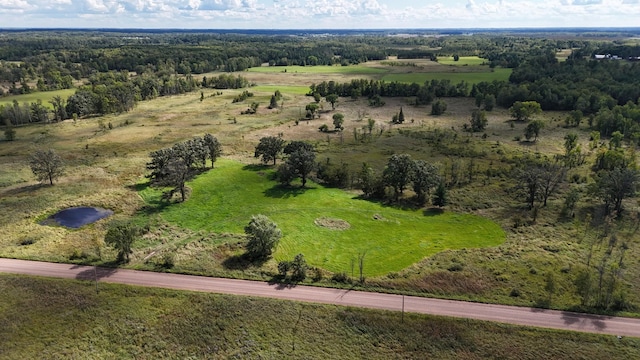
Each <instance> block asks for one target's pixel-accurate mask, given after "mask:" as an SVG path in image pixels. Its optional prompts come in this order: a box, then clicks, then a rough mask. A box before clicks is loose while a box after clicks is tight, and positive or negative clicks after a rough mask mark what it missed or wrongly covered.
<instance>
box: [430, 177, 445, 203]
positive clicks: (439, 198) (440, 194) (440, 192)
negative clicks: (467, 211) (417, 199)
mask: <svg viewBox="0 0 640 360" xmlns="http://www.w3.org/2000/svg"><path fill="white" fill-rule="evenodd" d="M433 205H435V206H437V207H443V206H445V205H447V189H446V188H445V187H444V183H443V182H441V183H440V184H439V185H438V187H437V188H436V192H435V194H433Z"/></svg>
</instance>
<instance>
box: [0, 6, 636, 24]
mask: <svg viewBox="0 0 640 360" xmlns="http://www.w3.org/2000/svg"><path fill="white" fill-rule="evenodd" d="M639 5H640V0H547V1H537V0H509V1H507V0H434V1H424V0H0V14H19V15H17V16H12V15H5V16H4V18H3V23H2V24H0V26H11V27H17V26H23V27H31V26H36V25H37V26H69V25H70V24H60V23H59V21H56V20H55V19H57V18H61V17H64V18H68V19H78V22H72V24H73V26H78V27H109V26H119V27H177V28H234V27H236V28H238V27H241V28H375V27H386V28H393V27H403V28H406V27H422V28H425V27H427V28H438V27H458V28H467V27H551V26H554V27H562V26H589V27H592V26H638V23H637V19H638V18H639V17H640V6H639ZM114 14H117V16H114ZM5 19H6V20H5ZM36 19H37V20H36Z"/></svg>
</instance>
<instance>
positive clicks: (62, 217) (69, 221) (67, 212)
mask: <svg viewBox="0 0 640 360" xmlns="http://www.w3.org/2000/svg"><path fill="white" fill-rule="evenodd" d="M111 215H113V211H111V210H107V209H102V208H95V207H88V206H81V207H72V208H68V209H64V210H61V211H58V212H57V213H55V214H53V215H51V216H50V217H49V218H47V220H45V221H43V222H42V224H43V225H62V226H66V227H68V228H73V229H77V228H79V227H82V226H84V225H87V224H91V223H94V222H96V221H98V220H100V219H103V218H106V217H107V216H111Z"/></svg>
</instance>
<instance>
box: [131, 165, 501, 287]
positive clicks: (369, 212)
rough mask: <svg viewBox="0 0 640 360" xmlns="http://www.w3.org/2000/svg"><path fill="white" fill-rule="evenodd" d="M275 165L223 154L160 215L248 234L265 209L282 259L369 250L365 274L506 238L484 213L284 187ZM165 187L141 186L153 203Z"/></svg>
mask: <svg viewBox="0 0 640 360" xmlns="http://www.w3.org/2000/svg"><path fill="white" fill-rule="evenodd" d="M249 168H251V167H249ZM271 172H272V171H271V170H266V169H262V168H260V169H259V170H255V169H254V170H252V169H247V167H244V168H243V165H242V164H241V163H238V162H234V161H230V160H220V161H219V162H218V163H216V169H214V170H212V171H210V172H208V173H206V174H203V175H201V176H199V177H198V178H197V179H195V180H194V181H193V182H191V184H190V186H191V187H192V189H193V191H192V194H191V197H190V198H189V199H188V201H186V202H184V203H181V204H175V205H171V206H169V207H166V208H164V209H163V210H162V212H161V214H162V217H163V218H164V219H165V220H167V221H169V222H171V223H174V224H177V225H180V226H185V227H187V228H190V229H192V230H207V231H214V232H221V233H242V232H243V228H244V226H245V225H246V224H247V223H248V222H249V220H250V219H251V216H252V215H256V214H264V215H267V216H268V217H270V218H271V219H272V220H273V221H275V222H276V223H277V224H278V226H279V227H280V228H281V229H282V232H283V235H284V236H283V239H282V240H281V242H280V246H279V247H278V249H277V252H276V253H275V258H276V260H284V259H291V258H293V257H294V256H295V255H296V254H298V253H302V254H304V255H305V257H306V258H307V261H308V262H309V263H310V264H312V265H315V266H319V267H322V268H325V269H327V270H330V271H333V272H342V271H344V272H348V271H350V269H351V265H350V264H351V262H352V261H353V260H354V259H356V258H357V257H358V254H359V253H362V252H366V261H365V269H364V273H365V274H366V275H367V276H377V275H383V274H387V273H389V272H392V271H399V270H401V269H403V268H405V267H407V266H409V265H411V264H413V263H415V262H417V261H419V260H421V259H423V258H424V257H426V256H429V255H433V254H435V253H437V252H440V251H442V250H445V249H462V248H477V247H486V246H497V245H499V244H501V243H502V242H503V241H504V239H505V234H504V231H503V230H502V229H501V228H500V227H499V226H498V225H497V224H495V223H493V222H491V221H489V220H487V219H485V218H482V217H479V216H474V215H466V214H456V213H450V212H444V213H441V214H440V213H428V214H426V215H425V214H424V212H423V210H415V211H414V210H401V209H397V208H394V207H388V206H383V205H381V204H378V203H374V202H369V201H365V200H360V199H356V198H354V195H353V194H349V193H346V192H344V191H342V190H339V189H328V188H323V187H321V186H319V185H316V184H310V185H309V184H308V185H307V188H306V189H301V188H298V187H293V188H282V187H280V186H279V185H277V183H276V182H274V181H271V180H269V179H268V177H269V176H270V174H271ZM159 194H160V193H159V191H157V190H151V189H145V190H143V191H142V192H141V195H142V197H143V198H145V200H147V202H148V203H154V202H156V201H157V199H158V197H159ZM319 218H331V219H339V220H344V221H346V222H348V223H349V225H350V228H348V229H346V230H336V229H332V228H326V227H320V226H318V225H316V224H315V221H316V219H319Z"/></svg>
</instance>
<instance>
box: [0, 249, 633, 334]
mask: <svg viewBox="0 0 640 360" xmlns="http://www.w3.org/2000/svg"><path fill="white" fill-rule="evenodd" d="M0 272H4V273H14V274H26V275H37V276H48V277H58V278H68V279H81V280H90V281H95V280H96V279H97V281H98V283H100V282H109V283H119V284H129V285H138V286H151V287H161V288H169V289H178V290H191V291H202V292H212V293H221V294H233V295H246V296H257V297H269V298H277V299H286V300H295V301H305V302H314V303H324V304H334V305H341V306H354V307H363V308H372V309H383V310H393V311H402V309H403V307H404V311H406V312H414V313H422V314H434V315H444V316H452V317H459V318H470V319H478V320H488V321H497V322H503V323H509V324H517V325H527V326H537V327H546V328H554V329H564V330H574V331H583V332H592V333H600V334H610V335H620V336H634V337H640V319H631V318H621V317H611V316H600V315H586V314H579V313H572V312H566V311H554V310H543V309H534V308H526V307H515V306H505V305H488V304H479V303H471V302H465V301H453V300H440V299H428V298H421V297H414V296H402V295H391V294H381V293H371V292H364V291H350V290H340V289H330V288H320V287H312V286H293V287H289V286H283V285H278V284H275V285H270V284H268V283H264V282H258V281H247V280H233V279H219V278H209V277H203V276H191V275H177V274H166V273H154V272H147V271H135V270H124V269H110V268H99V267H98V268H96V267H93V266H77V265H70V264H54V263H46V262H37V261H25V260H13V259H0Z"/></svg>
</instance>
